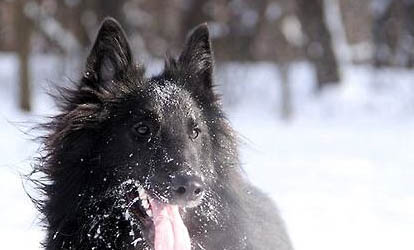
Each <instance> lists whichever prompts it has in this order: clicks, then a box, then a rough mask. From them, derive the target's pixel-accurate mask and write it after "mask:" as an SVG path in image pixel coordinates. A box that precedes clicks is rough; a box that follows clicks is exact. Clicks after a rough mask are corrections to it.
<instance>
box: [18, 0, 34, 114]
mask: <svg viewBox="0 0 414 250" xmlns="http://www.w3.org/2000/svg"><path fill="white" fill-rule="evenodd" d="M25 2H26V0H16V1H15V7H16V19H15V25H16V27H15V30H16V31H17V32H16V42H17V54H18V58H19V64H20V65H19V105H20V108H21V109H22V110H24V111H30V110H31V105H30V103H31V93H30V92H31V91H30V69H29V57H30V33H31V27H30V26H31V23H30V20H29V19H28V18H27V17H26V15H25V13H24V5H25Z"/></svg>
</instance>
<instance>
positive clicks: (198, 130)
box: [190, 127, 201, 140]
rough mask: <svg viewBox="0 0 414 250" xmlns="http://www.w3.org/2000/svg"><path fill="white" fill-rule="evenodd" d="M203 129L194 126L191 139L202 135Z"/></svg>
mask: <svg viewBox="0 0 414 250" xmlns="http://www.w3.org/2000/svg"><path fill="white" fill-rule="evenodd" d="M200 132H201V130H200V129H199V128H197V127H195V128H193V130H192V131H191V134H190V139H191V140H195V139H197V137H198V136H199V135H200Z"/></svg>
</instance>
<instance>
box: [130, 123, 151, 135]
mask: <svg viewBox="0 0 414 250" xmlns="http://www.w3.org/2000/svg"><path fill="white" fill-rule="evenodd" d="M134 131H135V133H136V134H137V135H138V136H141V137H149V136H151V128H150V127H149V126H148V125H147V124H145V123H144V122H139V123H137V124H135V126H134Z"/></svg>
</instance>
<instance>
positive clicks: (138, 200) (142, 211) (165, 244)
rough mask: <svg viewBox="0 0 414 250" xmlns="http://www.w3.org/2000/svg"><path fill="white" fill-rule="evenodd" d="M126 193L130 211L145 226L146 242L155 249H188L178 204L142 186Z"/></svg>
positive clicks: (188, 238) (189, 243)
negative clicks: (158, 197) (166, 200)
mask: <svg viewBox="0 0 414 250" xmlns="http://www.w3.org/2000/svg"><path fill="white" fill-rule="evenodd" d="M135 186H136V187H135V188H134V189H133V190H131V191H130V192H129V193H127V197H128V200H130V204H131V205H130V211H131V212H132V213H133V214H134V215H135V216H136V217H137V218H138V219H139V220H140V221H141V223H142V224H143V226H144V227H145V230H146V234H145V238H147V239H146V240H147V242H148V243H150V244H151V245H152V246H153V248H154V249H155V250H190V249H191V241H190V236H189V233H188V229H187V227H186V226H185V224H184V222H183V220H182V217H181V214H180V212H179V209H180V208H179V206H177V205H172V204H167V203H164V202H161V201H160V200H158V199H156V198H154V196H152V195H150V194H149V192H147V191H146V190H145V189H144V188H143V187H142V186H140V185H135Z"/></svg>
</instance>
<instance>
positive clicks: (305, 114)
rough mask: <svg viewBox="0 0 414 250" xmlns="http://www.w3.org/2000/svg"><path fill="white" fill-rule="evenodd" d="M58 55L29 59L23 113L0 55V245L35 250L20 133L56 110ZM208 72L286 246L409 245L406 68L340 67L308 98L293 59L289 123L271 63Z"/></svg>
mask: <svg viewBox="0 0 414 250" xmlns="http://www.w3.org/2000/svg"><path fill="white" fill-rule="evenodd" d="M57 60H58V59H56V58H54V57H51V56H41V57H40V56H37V57H33V58H32V59H31V65H32V76H33V78H34V81H33V82H34V83H36V84H37V85H38V87H39V88H35V89H34V90H35V92H34V94H33V96H34V99H33V111H32V112H31V113H24V112H22V111H20V110H19V109H18V108H17V104H16V102H17V91H18V88H17V84H16V77H17V59H16V58H15V56H14V55H12V54H1V55H0V200H1V206H0V221H1V223H0V235H1V236H0V238H1V243H0V245H1V249H25V250H30V249H39V248H40V246H39V241H40V240H41V239H42V238H43V235H44V232H43V231H42V229H41V228H40V227H39V224H38V220H37V218H38V214H37V213H36V211H35V209H34V207H33V205H32V204H31V203H30V201H29V199H28V197H27V196H26V195H25V192H24V190H23V185H22V178H21V176H20V175H21V174H22V173H28V172H29V171H30V164H31V162H32V159H33V157H34V156H36V150H37V148H38V146H39V145H37V144H36V143H35V142H33V141H32V140H31V139H32V138H33V136H34V135H35V133H34V132H32V131H30V128H31V127H32V126H33V125H35V124H36V122H40V121H42V119H43V118H42V117H44V116H47V115H50V114H53V113H54V112H55V111H56V109H55V107H54V104H53V102H52V101H51V100H50V98H49V97H48V96H47V95H46V94H45V93H46V92H47V90H48V89H50V86H53V85H54V84H55V83H60V82H64V81H66V82H68V81H69V78H72V79H76V78H77V76H76V74H74V75H72V76H71V75H70V74H67V75H62V74H61V73H60V71H59V70H57V69H56V62H57ZM217 72H218V75H217V80H218V82H219V83H220V84H221V85H222V86H231V88H232V89H231V91H229V90H228V89H225V88H222V89H221V91H222V92H223V93H224V96H223V102H224V104H225V108H226V110H227V112H228V114H229V117H230V119H231V122H232V124H233V126H234V127H235V128H236V130H237V131H239V132H240V135H241V136H242V138H243V142H244V143H243V147H242V162H243V164H244V168H245V169H246V170H247V172H248V174H249V176H250V178H251V179H252V181H253V182H254V183H255V184H256V185H258V186H260V187H261V188H262V189H263V190H265V191H266V192H267V193H268V194H269V195H270V196H271V197H272V198H274V200H275V201H277V203H278V205H279V207H280V210H281V213H282V216H283V217H284V219H285V221H286V224H287V227H288V230H289V233H290V236H291V238H292V242H293V244H294V247H295V249H297V250H332V249H337V250H342V249H343V250H345V249H346V250H349V249H354V250H370V249H373V250H374V249H375V250H383V249H384V250H385V249H387V250H389V249H398V250H412V249H414V238H413V233H414V184H413V181H414V167H413V166H414V153H413V150H414V72H413V71H409V70H401V69H382V70H378V69H375V68H372V67H371V66H369V65H365V66H364V65H360V66H345V67H343V70H342V74H343V75H342V76H343V77H342V79H343V80H342V82H341V84H340V85H339V86H337V87H332V88H326V89H324V90H323V91H322V92H320V93H317V94H316V93H315V92H314V87H315V84H316V83H315V77H314V72H313V69H312V67H311V66H310V64H308V63H304V62H303V63H294V64H293V65H292V66H291V68H290V70H289V74H288V76H289V80H290V82H291V87H292V88H291V92H292V105H293V108H294V111H295V112H294V115H293V117H292V118H291V119H290V120H288V121H285V120H281V119H280V116H279V111H278V110H279V109H280V107H279V106H280V96H279V93H280V90H279V87H280V84H279V83H280V76H279V74H278V70H277V66H275V65H274V64H270V63H259V64H226V65H222V66H220V68H219V70H218V71H217ZM68 77H69V78H68ZM229 83H232V84H231V85H229ZM230 100H231V101H230ZM25 132H29V133H28V134H26V133H25Z"/></svg>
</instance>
